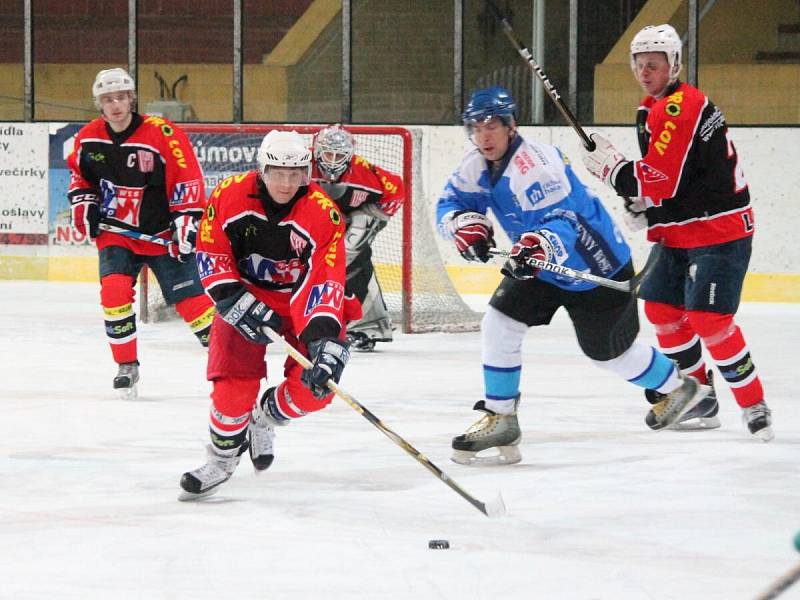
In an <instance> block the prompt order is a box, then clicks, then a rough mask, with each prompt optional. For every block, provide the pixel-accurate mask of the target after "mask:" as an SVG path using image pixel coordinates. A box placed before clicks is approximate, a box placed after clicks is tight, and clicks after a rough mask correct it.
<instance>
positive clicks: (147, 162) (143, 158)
mask: <svg viewBox="0 0 800 600" xmlns="http://www.w3.org/2000/svg"><path fill="white" fill-rule="evenodd" d="M136 161H137V163H138V164H139V171H140V172H142V173H152V172H153V169H154V168H155V160H154V159H153V153H152V152H150V151H148V150H137V151H136Z"/></svg>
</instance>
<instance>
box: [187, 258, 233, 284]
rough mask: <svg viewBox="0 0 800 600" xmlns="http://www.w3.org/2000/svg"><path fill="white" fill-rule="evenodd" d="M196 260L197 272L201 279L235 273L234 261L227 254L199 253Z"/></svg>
mask: <svg viewBox="0 0 800 600" xmlns="http://www.w3.org/2000/svg"><path fill="white" fill-rule="evenodd" d="M195 258H196V259H197V272H198V273H199V274H200V278H201V279H205V278H206V277H211V276H212V275H221V274H224V273H232V272H233V260H231V257H230V256H228V255H226V254H211V253H208V252H198V253H197V254H195Z"/></svg>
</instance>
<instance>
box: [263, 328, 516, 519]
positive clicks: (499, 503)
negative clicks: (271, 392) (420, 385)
mask: <svg viewBox="0 0 800 600" xmlns="http://www.w3.org/2000/svg"><path fill="white" fill-rule="evenodd" d="M262 329H263V330H264V333H266V334H267V335H268V336H269V337H270V338H272V339H273V340H281V341H282V342H283V347H284V350H286V353H287V354H288V355H289V356H291V357H292V358H293V359H294V360H296V361H297V362H298V363H300V366H301V367H303V368H304V369H310V368H311V367H312V364H311V361H310V360H308V359H307V358H306V357H305V356H303V355H302V354H301V353H300V352H299V351H298V350H297V348H295V347H294V346H292V345H291V344H289V342H287V341H286V340H285V339H283V337H281V336H280V335H279V334H278V333H277V332H276V331H275V330H273V329H272V328H270V327H266V326H263V327H262ZM327 386H328V389H329V390H330V391H332V392H333V393H334V394H336V395H337V396H339V398H341V399H342V400H344V401H345V402H347V404H349V405H350V408H352V409H353V410H354V411H356V412H357V413H358V414H360V415H361V416H362V417H364V418H365V419H366V420H367V421H369V422H370V423H372V424H373V425H374V426H375V427H377V428H378V429H380V430H381V432H383V434H384V435H386V437H388V438H389V439H390V440H392V441H393V442H394V443H395V444H397V445H398V446H400V447H401V448H402V449H403V450H405V451H406V452H407V453H408V454H410V455H411V456H413V457H414V458H415V459H416V460H417V462H419V463H420V464H421V465H422V466H423V467H425V468H426V469H428V470H429V471H430V472H431V473H433V474H434V476H435V477H437V478H438V479H439V480H441V481H443V482H444V483H445V484H447V485H448V486H450V488H451V489H453V490H454V491H455V492H456V493H458V495H459V496H461V497H462V498H464V500H466V501H467V502H469V503H470V504H472V506H474V507H475V508H477V509H478V510H479V511H481V512H482V513H483V514H485V515H486V516H487V517H489V518H494V517H500V516H502V515H503V514H505V512H506V505H505V503H504V502H503V497H502V496H501V495H500V494H497V498H495V499H494V500H493V501H492V502H488V503H484V502H481V501H480V500H478V499H477V498H475V497H474V496H472V494H470V493H469V492H467V491H465V490H464V489H463V488H462V487H461V486H460V485H458V484H457V483H456V482H455V481H453V480H452V479H451V478H450V476H449V475H448V474H447V473H445V472H444V471H442V470H441V469H440V468H439V467H437V466H436V465H435V464H433V463H432V462H431V461H430V459H428V457H426V456H425V455H424V454H422V453H421V452H420V451H419V450H417V449H416V448H414V446H412V445H411V444H409V443H408V442H407V441H405V440H404V439H403V438H402V437H400V436H399V435H397V434H396V433H395V432H394V431H392V430H391V429H390V428H389V427H387V426H386V425H384V424H383V422H382V421H381V420H380V419H379V418H378V417H376V416H375V415H374V414H372V413H371V412H370V411H369V410H368V409H367V408H366V407H365V406H364V405H363V404H361V403H360V402H359V401H358V400H356V399H355V398H353V396H351V395H350V394H348V393H347V392H346V391H344V390H343V389H342V388H340V387H339V386H338V385H337V384H336V383H335V382H333V381H330V380H328V383H327Z"/></svg>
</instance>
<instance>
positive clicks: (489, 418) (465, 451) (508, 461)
mask: <svg viewBox="0 0 800 600" xmlns="http://www.w3.org/2000/svg"><path fill="white" fill-rule="evenodd" d="M518 404H519V397H517V399H516V400H515V401H514V412H512V413H511V414H508V415H499V414H497V413H495V412H494V411H492V410H489V409H488V408H486V403H485V402H484V401H483V400H481V401H479V402H477V403H476V404H475V406H474V407H473V410H479V411H482V412H484V413H486V414H484V415H483V416H482V417H481V418H480V420H478V421H477V422H475V423H474V424H473V425H472V426H471V427H470V428H469V429H467V431H466V432H465V433H463V434H462V435H459V436H457V437H454V438H453V444H452V445H453V455H452V457H451V459H452V461H453V462H455V463H458V464H460V465H485V466H488V465H513V464H514V463H518V462H519V461H521V460H522V455H521V454H520V453H519V447H518V444H519V442H520V439H522V433H521V432H520V429H519V422H518V421H517V405H518ZM494 449H496V450H497V453H494V452H493V453H491V454H484V455H479V453H481V452H484V451H486V450H494Z"/></svg>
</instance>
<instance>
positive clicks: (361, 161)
mask: <svg viewBox="0 0 800 600" xmlns="http://www.w3.org/2000/svg"><path fill="white" fill-rule="evenodd" d="M353 162H354V163H356V164H357V165H363V166H364V167H366V168H367V169H370V168H372V165H371V164H369V161H368V160H367V159H365V158H364V157H363V156H358V155H355V156H354V157H353Z"/></svg>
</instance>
